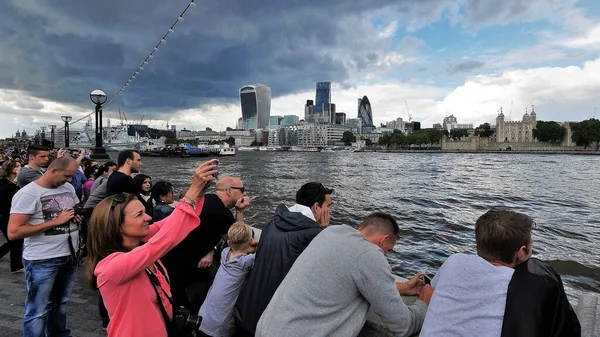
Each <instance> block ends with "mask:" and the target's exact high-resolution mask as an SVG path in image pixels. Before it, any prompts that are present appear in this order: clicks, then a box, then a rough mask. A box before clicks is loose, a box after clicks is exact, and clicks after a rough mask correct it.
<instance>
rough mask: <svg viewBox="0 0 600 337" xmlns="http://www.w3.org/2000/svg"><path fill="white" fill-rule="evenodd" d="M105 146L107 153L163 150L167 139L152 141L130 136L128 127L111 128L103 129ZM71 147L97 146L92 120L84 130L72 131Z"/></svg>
mask: <svg viewBox="0 0 600 337" xmlns="http://www.w3.org/2000/svg"><path fill="white" fill-rule="evenodd" d="M102 134H103V135H102V140H103V143H104V144H103V145H104V147H105V148H106V150H107V151H122V150H126V149H136V150H142V151H151V150H155V149H161V148H163V147H164V145H165V141H166V138H165V137H161V138H160V139H150V138H149V137H145V136H140V135H139V134H137V133H136V135H135V136H130V135H129V134H128V133H127V125H121V126H110V125H108V126H107V127H104V128H102ZM70 135H71V136H70V141H69V145H70V147H73V148H91V147H94V146H95V145H96V135H95V129H94V127H93V125H92V120H91V118H90V119H89V120H88V121H87V122H86V123H85V126H84V127H83V130H79V131H77V130H71V132H70Z"/></svg>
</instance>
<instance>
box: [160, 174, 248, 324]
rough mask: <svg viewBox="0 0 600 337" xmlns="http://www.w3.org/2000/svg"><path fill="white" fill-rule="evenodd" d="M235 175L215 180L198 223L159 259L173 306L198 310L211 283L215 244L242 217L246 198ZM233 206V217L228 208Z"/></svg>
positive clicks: (240, 182)
mask: <svg viewBox="0 0 600 337" xmlns="http://www.w3.org/2000/svg"><path fill="white" fill-rule="evenodd" d="M244 191H245V189H244V184H243V183H242V181H241V180H240V179H239V178H236V177H230V176H224V177H221V178H220V179H219V180H218V181H217V185H216V192H215V194H206V195H205V197H204V206H203V207H202V213H200V226H198V227H197V228H196V229H194V230H193V231H192V232H191V233H190V234H188V236H187V237H186V238H185V239H184V240H183V241H182V242H181V243H180V244H179V245H177V246H176V247H175V248H173V249H172V250H171V251H170V252H169V253H167V255H165V256H164V257H163V258H162V259H161V261H162V263H163V264H164V265H165V267H166V268H167V271H168V272H169V277H170V279H171V292H172V295H173V308H178V307H180V306H184V307H186V308H188V309H190V310H192V312H198V310H199V309H200V305H202V302H204V298H205V297H206V294H207V292H208V289H209V288H210V285H211V279H212V276H213V275H212V273H211V268H210V267H211V266H212V265H213V261H214V259H213V256H214V250H215V249H216V248H215V246H216V245H217V244H218V243H219V241H221V239H226V236H227V231H228V230H229V227H231V225H233V223H234V222H236V221H243V220H244V210H245V209H246V207H248V205H249V203H250V201H249V199H248V197H247V196H246V195H245V194H244ZM234 208H235V213H236V216H235V217H234V216H233V213H232V211H231V210H232V209H234Z"/></svg>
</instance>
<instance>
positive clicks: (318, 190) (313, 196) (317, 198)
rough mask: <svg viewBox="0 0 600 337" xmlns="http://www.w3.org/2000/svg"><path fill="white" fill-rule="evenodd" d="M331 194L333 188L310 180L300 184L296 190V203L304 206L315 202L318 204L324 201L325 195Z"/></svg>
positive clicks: (309, 205) (310, 205)
mask: <svg viewBox="0 0 600 337" xmlns="http://www.w3.org/2000/svg"><path fill="white" fill-rule="evenodd" d="M327 194H330V195H331V194H333V189H330V188H327V187H325V186H324V185H323V184H321V183H317V182H310V183H306V184H304V185H302V187H300V189H299V190H298V192H296V203H297V204H299V205H304V206H306V207H312V206H313V205H314V204H315V202H316V203H318V204H319V206H321V205H323V203H324V202H325V196H326V195H327Z"/></svg>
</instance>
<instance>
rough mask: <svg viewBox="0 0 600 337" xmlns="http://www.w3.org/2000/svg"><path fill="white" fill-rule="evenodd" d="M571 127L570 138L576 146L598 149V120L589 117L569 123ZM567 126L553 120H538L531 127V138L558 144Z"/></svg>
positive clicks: (599, 131) (599, 133) (599, 134)
mask: <svg viewBox="0 0 600 337" xmlns="http://www.w3.org/2000/svg"><path fill="white" fill-rule="evenodd" d="M569 126H570V127H571V140H572V141H573V142H574V143H575V144H576V145H577V146H583V148H584V149H587V148H589V147H591V146H594V147H595V150H596V151H598V148H600V120H598V119H595V118H591V119H586V120H584V121H581V122H575V123H569ZM566 134H567V128H566V127H565V126H564V125H561V124H559V123H557V122H553V121H547V122H545V121H539V122H537V123H536V125H535V129H533V138H535V139H537V140H539V141H540V142H548V143H552V144H560V143H562V142H563V140H564V139H565V135H566Z"/></svg>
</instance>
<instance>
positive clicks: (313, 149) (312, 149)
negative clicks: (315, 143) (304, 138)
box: [290, 146, 321, 152]
mask: <svg viewBox="0 0 600 337" xmlns="http://www.w3.org/2000/svg"><path fill="white" fill-rule="evenodd" d="M290 151H292V152H321V148H320V147H300V146H292V147H291V148H290Z"/></svg>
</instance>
